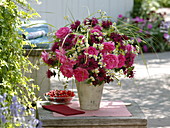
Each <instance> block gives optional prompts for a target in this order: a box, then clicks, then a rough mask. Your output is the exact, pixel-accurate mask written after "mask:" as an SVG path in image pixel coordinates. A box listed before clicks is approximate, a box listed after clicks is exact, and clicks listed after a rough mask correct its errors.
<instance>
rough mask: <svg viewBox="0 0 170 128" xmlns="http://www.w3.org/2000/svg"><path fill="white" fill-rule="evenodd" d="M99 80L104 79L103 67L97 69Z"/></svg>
mask: <svg viewBox="0 0 170 128" xmlns="http://www.w3.org/2000/svg"><path fill="white" fill-rule="evenodd" d="M97 78H98V79H99V80H100V81H104V80H105V79H106V71H105V70H104V69H103V68H100V69H99V73H98V77H97Z"/></svg>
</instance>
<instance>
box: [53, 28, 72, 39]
mask: <svg viewBox="0 0 170 128" xmlns="http://www.w3.org/2000/svg"><path fill="white" fill-rule="evenodd" d="M69 33H70V28H68V27H62V28H60V29H59V30H58V31H57V32H56V33H55V35H56V36H57V38H60V39H62V38H64V37H66V35H68V34H69Z"/></svg>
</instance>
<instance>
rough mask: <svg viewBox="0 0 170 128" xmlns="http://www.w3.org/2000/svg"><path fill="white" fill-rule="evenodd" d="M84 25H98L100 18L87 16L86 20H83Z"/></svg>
mask: <svg viewBox="0 0 170 128" xmlns="http://www.w3.org/2000/svg"><path fill="white" fill-rule="evenodd" d="M83 23H84V25H91V26H92V27H94V26H96V25H97V24H98V23H99V22H98V19H96V18H94V17H93V18H92V19H89V18H86V19H85V20H84V21H83Z"/></svg>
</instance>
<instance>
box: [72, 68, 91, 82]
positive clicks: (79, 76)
mask: <svg viewBox="0 0 170 128" xmlns="http://www.w3.org/2000/svg"><path fill="white" fill-rule="evenodd" d="M73 72H74V76H75V79H76V80H77V81H78V82H81V81H84V80H86V79H87V78H88V77H89V73H88V71H87V70H86V69H84V68H80V67H78V68H76V69H75V70H74V71H73Z"/></svg>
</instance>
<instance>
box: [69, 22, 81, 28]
mask: <svg viewBox="0 0 170 128" xmlns="http://www.w3.org/2000/svg"><path fill="white" fill-rule="evenodd" d="M79 25H80V21H79V20H77V21H75V22H74V23H73V24H71V25H70V27H71V29H72V30H76V29H77V28H78V26H79Z"/></svg>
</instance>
